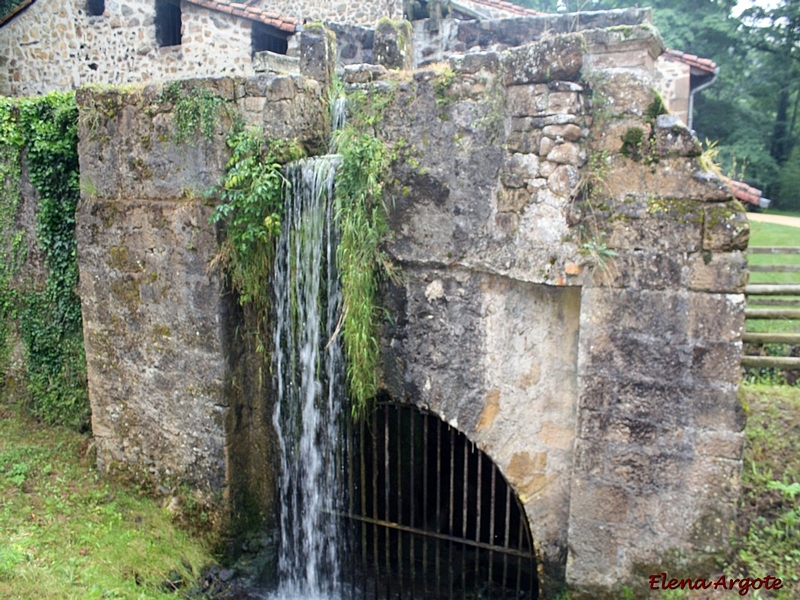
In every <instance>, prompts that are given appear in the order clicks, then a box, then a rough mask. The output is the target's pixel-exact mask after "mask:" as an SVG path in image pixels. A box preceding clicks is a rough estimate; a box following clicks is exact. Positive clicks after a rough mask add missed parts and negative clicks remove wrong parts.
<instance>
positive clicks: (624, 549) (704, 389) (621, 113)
mask: <svg viewBox="0 0 800 600" xmlns="http://www.w3.org/2000/svg"><path fill="white" fill-rule="evenodd" d="M586 36H587V45H588V52H589V54H588V56H587V57H586V60H585V64H587V65H589V68H590V72H589V73H585V76H586V79H587V80H588V81H590V82H592V87H593V90H592V91H593V102H594V106H593V115H592V118H593V122H592V127H591V137H590V142H589V149H588V150H589V153H590V159H589V161H588V164H587V166H586V167H585V168H584V173H583V178H584V180H585V181H587V182H588V183H589V185H588V186H587V187H586V189H585V190H584V192H583V194H582V197H581V198H579V201H578V202H577V203H576V207H581V210H582V211H583V212H582V214H580V215H578V216H580V219H579V220H580V222H581V224H582V226H583V227H584V229H583V231H584V238H583V247H584V248H589V249H590V254H591V255H592V259H591V260H590V262H594V263H595V267H594V275H595V276H594V278H592V279H587V280H586V281H585V283H584V289H583V293H582V297H581V317H580V348H579V358H578V373H579V388H580V399H579V422H578V431H577V439H576V444H575V467H574V473H573V479H572V491H571V503H570V524H569V549H570V550H569V557H568V563H567V582H568V583H569V584H570V586H572V587H574V588H576V589H577V590H580V591H582V592H583V593H584V594H586V595H585V597H587V598H596V597H598V594H599V593H600V592H601V591H604V592H608V591H609V590H615V589H616V590H619V589H620V587H621V586H622V585H623V584H626V585H629V586H633V587H634V589H637V590H639V589H641V590H644V589H647V588H646V585H647V575H648V574H650V573H655V572H659V573H660V572H662V571H669V572H672V573H675V574H676V575H678V574H683V576H691V577H708V576H709V575H710V574H711V573H712V572H713V568H714V560H713V558H714V553H715V552H719V551H724V549H725V548H726V543H727V537H728V535H729V533H730V525H731V524H732V522H733V519H734V516H735V508H736V505H737V501H738V497H739V472H740V469H741V456H742V449H743V442H744V434H743V431H742V429H743V426H744V420H743V414H742V411H741V408H740V406H739V402H738V400H737V388H738V383H739V377H740V372H739V370H740V356H741V349H742V344H741V335H742V332H743V329H744V297H743V295H742V291H743V289H744V285H745V283H746V278H747V274H746V264H745V260H744V258H743V257H742V254H741V250H743V249H744V248H745V247H746V245H747V238H748V231H747V223H746V219H745V218H744V215H743V209H742V207H741V206H740V205H738V203H736V202H734V201H733V200H732V198H731V196H730V193H729V192H728V191H727V190H726V189H725V188H724V187H723V186H722V185H721V183H720V182H719V181H718V180H717V178H716V177H715V176H714V175H713V174H711V173H708V172H705V171H704V170H703V168H702V167H701V165H700V163H699V162H698V161H697V156H698V155H699V154H700V151H701V148H700V146H699V144H698V142H697V140H696V139H694V138H693V136H692V134H691V132H689V131H688V130H686V129H685V127H683V126H681V125H680V124H679V123H678V121H677V119H676V118H674V117H671V116H667V115H659V113H660V112H662V111H663V105H662V104H661V103H660V99H658V98H657V97H656V96H655V95H654V93H653V91H652V88H653V60H654V58H655V56H657V55H658V53H659V52H660V48H661V44H660V39H659V38H658V37H657V35H656V34H654V32H653V30H652V29H650V28H646V27H637V28H633V29H631V30H626V31H595V32H586ZM579 212H580V211H579ZM591 251H593V252H591ZM609 251H611V252H613V253H614V254H613V255H612V254H611V253H610V252H609ZM601 262H602V263H603V264H604V265H605V268H603V269H600V268H598V267H599V265H600V263H601ZM637 577H639V578H640V579H639V580H637V579H636V578H637Z"/></svg>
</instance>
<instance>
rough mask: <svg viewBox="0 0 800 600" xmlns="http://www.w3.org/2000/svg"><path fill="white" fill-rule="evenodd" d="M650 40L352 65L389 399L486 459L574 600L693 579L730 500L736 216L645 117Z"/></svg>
mask: <svg viewBox="0 0 800 600" xmlns="http://www.w3.org/2000/svg"><path fill="white" fill-rule="evenodd" d="M584 48H588V50H584ZM662 49H663V47H662V44H661V40H660V37H659V36H658V34H657V33H656V32H655V31H654V30H653V29H652V28H650V27H649V26H647V25H644V26H638V27H626V28H615V29H614V28H612V29H610V30H589V31H586V32H584V33H583V34H574V33H573V34H566V35H562V36H556V37H548V38H546V39H545V40H543V41H541V42H539V43H534V44H529V45H524V46H519V47H516V48H512V49H509V50H506V51H503V52H472V53H468V54H466V55H463V56H460V57H451V59H450V69H452V70H448V69H446V68H442V67H440V66H436V67H434V68H432V69H429V70H421V71H416V72H415V73H414V74H413V76H412V77H411V78H410V79H408V80H405V79H403V78H402V77H401V78H400V81H399V82H398V81H395V79H396V77H398V76H394V75H391V73H388V74H386V75H385V77H386V79H385V80H383V81H377V82H373V83H357V82H359V81H362V76H363V73H364V72H363V71H360V70H357V69H352V70H347V71H346V72H345V78H346V79H348V78H349V79H350V86H351V87H361V88H363V89H365V90H368V91H369V93H371V94H373V95H376V97H382V96H385V95H387V94H388V95H389V96H390V97H391V102H390V103H389V107H388V108H387V110H386V112H385V113H384V118H383V121H382V123H381V127H380V128H379V129H376V132H375V133H376V134H377V135H379V136H380V137H381V138H382V139H383V140H384V141H385V142H386V143H387V144H388V145H389V146H391V147H392V148H394V152H395V153H396V155H397V159H396V161H395V162H394V164H393V165H392V172H391V176H390V180H391V181H393V182H394V184H393V186H392V189H391V194H392V201H391V203H390V206H391V209H390V217H389V223H390V227H391V229H392V234H393V237H392V239H391V241H390V242H389V244H388V246H387V251H388V252H389V253H390V255H391V257H392V258H393V260H395V261H396V262H397V263H398V265H399V266H400V268H401V271H402V272H403V273H404V275H405V276H404V279H403V284H402V285H390V286H388V287H387V289H386V291H385V297H386V302H387V305H388V306H389V308H390V313H391V314H392V316H393V325H392V326H391V327H389V328H388V329H387V330H386V332H385V335H384V341H383V348H384V369H385V370H384V375H383V377H384V385H385V387H386V390H387V393H388V394H390V395H391V396H392V397H393V398H395V399H397V400H402V401H406V402H411V403H414V404H417V405H419V406H422V407H424V408H428V409H429V410H432V411H433V412H434V413H436V414H438V415H439V416H440V417H441V418H443V419H444V420H446V421H447V422H449V423H450V424H452V425H453V426H455V427H457V428H458V429H459V430H461V431H462V432H464V433H465V434H466V435H467V437H468V438H469V439H470V440H472V441H474V442H475V443H477V444H478V446H479V447H480V448H481V449H482V450H483V451H484V452H486V453H487V454H488V455H489V456H490V457H491V458H492V459H493V460H494V461H495V462H496V464H497V465H498V467H499V468H500V470H501V472H502V473H503V475H504V476H505V478H506V479H507V481H508V482H509V484H510V485H511V486H512V487H513V488H514V489H515V490H516V492H517V494H518V495H519V497H520V499H521V501H522V502H523V504H524V506H525V510H526V511H527V514H528V517H529V520H530V524H531V529H532V532H533V536H534V539H535V541H536V542H535V543H536V545H537V552H538V557H539V560H540V563H541V565H542V569H543V573H542V582H543V586H544V589H545V590H555V589H557V588H558V587H559V585H561V584H563V583H564V582H567V583H568V584H569V585H571V586H572V587H574V588H575V589H576V590H581V591H583V592H585V593H586V597H591V598H598V597H601V596H602V594H604V593H608V592H609V591H610V590H613V589H617V590H618V589H619V587H620V586H621V585H622V584H623V583H625V582H627V583H629V584H632V585H634V586H636V589H645V588H643V587H641V586H644V585H646V579H645V581H644V582H643V581H636V580H635V575H634V574H635V573H639V574H640V575H641V574H646V573H647V572H648V569H652V568H655V566H654V565H657V564H669V565H670V568H672V567H675V568H684V569H688V570H689V571H690V572H692V573H693V574H696V575H697V576H707V575H709V574H710V572H711V571H710V570H709V569H711V568H713V562H712V563H709V562H706V563H704V562H703V560H704V559H703V557H709V556H713V554H714V553H715V552H719V551H722V550H724V548H725V546H726V540H727V535H728V533H729V529H728V528H729V526H730V524H731V523H732V520H733V517H734V512H735V507H736V502H737V499H738V490H739V480H738V473H739V470H740V468H741V452H742V443H743V434H742V428H743V420H742V412H741V409H740V407H739V404H738V401H737V397H736V391H737V384H738V378H739V355H740V353H741V333H742V330H743V325H744V319H743V309H744V301H743V296H742V290H743V286H744V284H745V281H746V265H745V261H744V259H743V257H742V255H741V250H742V249H743V248H744V247H745V246H746V243H747V231H748V230H747V222H746V218H745V216H744V213H743V210H742V207H741V206H740V205H738V204H737V203H735V202H734V201H733V200H732V198H731V196H730V194H729V192H728V191H726V190H725V189H724V188H723V187H722V185H721V184H720V182H719V181H717V180H716V178H715V177H714V176H713V175H711V174H708V173H705V172H703V170H702V168H701V167H700V165H699V163H698V162H697V159H696V157H697V156H698V155H699V152H700V147H699V145H698V143H697V141H696V140H695V139H693V138H692V135H691V133H690V132H688V131H687V130H686V129H685V128H684V127H682V126H681V125H680V123H679V122H678V120H677V119H676V118H675V117H672V116H669V115H661V116H658V115H656V114H655V112H658V111H657V108H658V104H657V103H654V101H655V96H654V93H653V86H654V77H655V76H654V62H655V59H656V57H657V56H658V55H659V54H660V53H661V51H662ZM370 73H371V75H370V76H372V77H374V76H380V73H381V72H380V71H371V72H370ZM654 107H655V108H654ZM624 140H628V143H626V142H625V141H624ZM630 140H634V141H633V142H631V141H630ZM635 140H638V141H635ZM576 344H577V345H576ZM454 348H457V349H458V351H457V352H453V351H452V349H454ZM712 415H715V417H712ZM662 570H663V569H662ZM611 593H612V597H613V593H614V592H611Z"/></svg>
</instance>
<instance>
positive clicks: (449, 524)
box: [447, 426, 456, 599]
mask: <svg viewBox="0 0 800 600" xmlns="http://www.w3.org/2000/svg"><path fill="white" fill-rule="evenodd" d="M448 429H449V430H450V494H449V496H448V500H449V504H450V509H449V510H448V511H447V533H448V534H450V535H451V536H452V535H453V509H454V506H453V504H454V501H455V498H454V496H455V488H454V484H455V482H454V479H455V473H456V449H455V431H453V428H452V427H450V426H448ZM447 563H448V565H449V566H450V569H449V571H450V577H449V579H448V587H447V589H448V591H449V593H450V598H451V599H452V598H453V579H454V578H455V577H454V573H453V542H449V543H448V544H447Z"/></svg>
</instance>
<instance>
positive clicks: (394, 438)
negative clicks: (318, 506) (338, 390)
mask: <svg viewBox="0 0 800 600" xmlns="http://www.w3.org/2000/svg"><path fill="white" fill-rule="evenodd" d="M346 437H347V444H346V446H345V449H344V456H343V457H342V458H343V460H344V461H345V465H344V466H345V472H346V475H345V477H344V482H343V483H344V485H345V486H346V487H347V490H346V492H347V494H346V497H347V500H346V504H345V508H346V511H345V514H343V515H342V516H343V517H344V521H345V527H343V529H344V531H345V532H346V544H347V547H348V552H347V556H348V558H349V561H350V565H349V569H348V570H349V573H350V576H351V577H352V578H353V581H352V582H351V585H350V586H348V587H350V589H351V590H353V592H354V594H353V595H354V596H361V597H363V598H376V599H382V598H414V599H416V598H469V599H473V598H474V599H478V598H492V599H493V600H498V599H500V598H503V599H505V598H516V599H531V600H532V599H535V598H537V597H538V581H537V575H536V561H535V558H534V553H533V544H532V540H531V534H530V530H529V528H528V523H527V520H526V519H525V517H524V513H523V512H522V510H521V507H520V504H519V500H518V499H517V497H516V495H515V494H514V493H513V491H512V490H511V488H510V487H509V486H508V484H507V483H506V482H505V480H504V479H503V477H502V475H501V474H500V473H499V472H498V470H497V467H496V466H495V465H494V463H493V462H492V461H491V460H490V459H489V458H488V457H487V456H486V455H485V454H484V453H483V452H481V451H480V450H479V449H478V448H477V447H475V445H474V444H472V443H471V442H470V441H469V440H468V439H467V438H466V437H465V436H464V435H463V434H462V433H460V432H459V431H457V430H455V429H453V428H451V427H450V426H449V425H448V424H447V423H444V422H443V421H442V420H441V419H439V418H438V417H436V416H435V415H431V414H428V413H425V412H423V411H420V410H419V409H417V408H415V407H412V406H407V405H399V404H393V403H381V404H379V405H378V406H377V408H376V410H375V411H374V412H373V414H372V416H371V420H370V421H369V422H367V423H361V424H357V425H353V424H352V423H351V424H349V425H348V427H347V436H346ZM345 569H347V567H345Z"/></svg>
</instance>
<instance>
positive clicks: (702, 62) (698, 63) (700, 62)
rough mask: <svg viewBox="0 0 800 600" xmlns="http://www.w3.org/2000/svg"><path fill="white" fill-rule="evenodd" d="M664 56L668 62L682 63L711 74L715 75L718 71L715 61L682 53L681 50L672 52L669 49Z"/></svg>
mask: <svg viewBox="0 0 800 600" xmlns="http://www.w3.org/2000/svg"><path fill="white" fill-rule="evenodd" d="M662 56H663V57H664V58H666V59H667V60H673V61H676V62H682V63H685V64H687V65H689V66H691V67H697V68H698V69H701V70H703V71H707V72H709V73H713V72H715V71H716V70H717V63H715V62H714V61H713V60H710V59H708V58H700V57H699V56H695V55H694V54H689V53H687V52H681V51H680V50H672V49H671V48H667V50H666V52H664V54H663V55H662Z"/></svg>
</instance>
